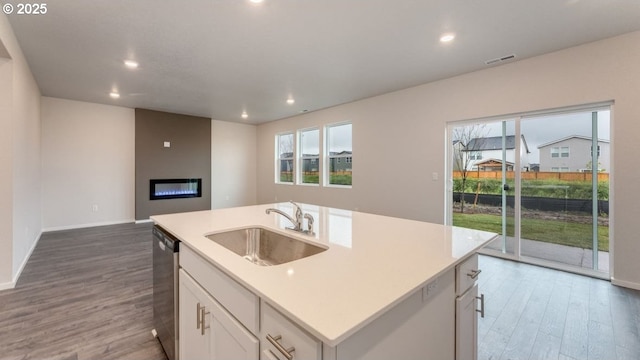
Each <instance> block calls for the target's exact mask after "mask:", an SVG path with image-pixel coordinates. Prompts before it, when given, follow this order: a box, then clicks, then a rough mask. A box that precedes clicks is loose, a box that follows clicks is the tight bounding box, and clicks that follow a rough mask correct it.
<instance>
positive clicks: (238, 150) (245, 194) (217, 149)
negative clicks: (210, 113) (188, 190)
mask: <svg viewBox="0 0 640 360" xmlns="http://www.w3.org/2000/svg"><path fill="white" fill-rule="evenodd" d="M211 162H212V164H211V172H212V174H211V187H212V190H211V208H212V209H219V208H226V207H233V206H246V205H254V204H255V203H256V198H257V197H256V193H257V189H256V126H254V125H247V124H238V123H231V122H225V121H217V120H212V122H211Z"/></svg>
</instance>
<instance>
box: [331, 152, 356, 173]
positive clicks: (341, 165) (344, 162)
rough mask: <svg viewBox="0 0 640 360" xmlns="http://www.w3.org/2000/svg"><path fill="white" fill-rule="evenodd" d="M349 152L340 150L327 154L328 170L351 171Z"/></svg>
mask: <svg viewBox="0 0 640 360" xmlns="http://www.w3.org/2000/svg"><path fill="white" fill-rule="evenodd" d="M351 154H352V153H351V151H341V152H339V153H336V152H332V153H331V154H329V156H330V158H329V169H330V171H351V164H352V160H353V158H352V157H351ZM332 156H336V157H332Z"/></svg>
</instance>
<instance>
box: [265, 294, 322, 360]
mask: <svg viewBox="0 0 640 360" xmlns="http://www.w3.org/2000/svg"><path fill="white" fill-rule="evenodd" d="M261 314H262V315H261V316H262V322H261V324H262V325H261V330H260V345H261V346H260V348H261V349H262V350H261V353H260V359H261V360H276V359H279V360H287V357H286V356H285V355H284V354H283V353H282V351H281V350H283V351H287V350H289V349H291V348H294V350H293V351H291V352H290V353H291V355H293V358H294V359H305V360H314V359H316V360H321V359H322V343H321V342H320V341H318V340H317V339H315V338H314V337H312V336H311V335H309V334H307V333H306V332H305V331H304V330H302V329H300V328H299V327H298V326H297V325H295V324H294V323H292V322H291V321H289V320H288V319H287V318H285V317H284V316H283V315H282V314H280V313H279V312H278V311H277V310H275V309H274V308H272V307H271V306H270V305H268V304H267V303H265V302H264V301H263V302H262V311H261ZM267 336H269V337H270V338H271V340H270V339H268V338H267ZM272 341H277V343H278V344H280V345H281V347H282V349H281V350H278V348H277V347H276V346H275V345H274V344H273V343H272Z"/></svg>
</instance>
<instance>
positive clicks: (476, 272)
mask: <svg viewBox="0 0 640 360" xmlns="http://www.w3.org/2000/svg"><path fill="white" fill-rule="evenodd" d="M481 272H482V270H480V269H478V270H469V272H468V273H467V276H468V277H470V278H472V279H474V280H475V279H476V278H477V277H478V275H480V273H481Z"/></svg>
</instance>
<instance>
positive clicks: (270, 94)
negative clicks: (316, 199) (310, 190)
mask: <svg viewBox="0 0 640 360" xmlns="http://www.w3.org/2000/svg"><path fill="white" fill-rule="evenodd" d="M8 18H9V21H10V23H11V25H12V27H13V30H14V32H15V34H16V37H17V38H18V41H19V43H20V45H21V47H22V50H23V52H24V53H25V56H26V58H27V61H28V62H29V66H30V68H31V71H32V72H33V74H34V76H35V78H36V81H37V82H38V85H39V87H40V89H41V91H42V94H43V95H44V96H51V97H58V98H66V99H73V100H80V101H87V102H94V103H101V104H111V105H118V106H125V107H132V108H146V109H154V110H162V111H170V112H175V113H182V114H190V115H198V116H205V117H211V118H213V119H217V120H226V121H239V122H246V123H252V124H257V123H261V122H266V121H272V120H277V119H282V118H286V117H290V116H293V115H297V114H299V113H301V112H305V111H314V110H318V109H322V108H327V107H331V106H334V105H338V104H343V103H347V102H351V101H355V100H359V99H363V98H367V97H371V96H375V95H379V94H383V93H387V92H391V91H394V90H399V89H403V88H407V87H411V86H415V85H418V84H423V83H427V82H431V81H434V80H439V79H443V78H447V77H451V76H455V75H459V74H463V73H467V72H471V71H475V70H480V69H483V68H487V67H489V66H499V65H500V64H504V63H507V62H512V61H518V60H521V59H524V58H528V57H532V56H536V55H540V54H544V53H548V52H552V51H556V50H559V49H563V48H567V47H571V46H575V45H578V44H583V43H587V42H591V41H595V40H599V39H603V38H607V37H611V36H615V35H618V34H623V33H627V32H631V31H635V30H640V1H638V0H606V1H604V0H535V1H532V0H430V1H428V0H366V1H365V0H264V2H263V3H261V4H254V3H252V2H250V1H249V0H190V1H157V0H136V1H131V0H92V1H86V0H85V1H78V0H56V1H52V2H49V3H48V8H47V13H46V14H44V15H15V14H12V15H8ZM448 32H451V33H455V35H456V37H455V39H454V40H453V41H452V42H450V43H441V42H440V41H439V39H440V37H441V35H442V34H443V33H448ZM510 54H516V58H515V59H513V60H508V61H505V62H501V63H497V64H493V65H486V64H485V61H487V60H490V59H495V58H500V57H503V56H506V55H510ZM126 59H132V60H135V61H137V62H138V63H139V67H138V68H137V69H135V70H131V69H128V68H126V67H125V66H124V64H123V61H124V60H126ZM112 91H116V92H118V93H119V94H120V98H118V99H112V98H111V97H110V96H109V93H110V92H112ZM289 97H292V98H293V99H294V100H295V103H293V104H287V102H286V100H287V99H288V98H289ZM243 111H246V113H247V115H248V118H246V119H243V118H242V117H241V113H242V112H243Z"/></svg>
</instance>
